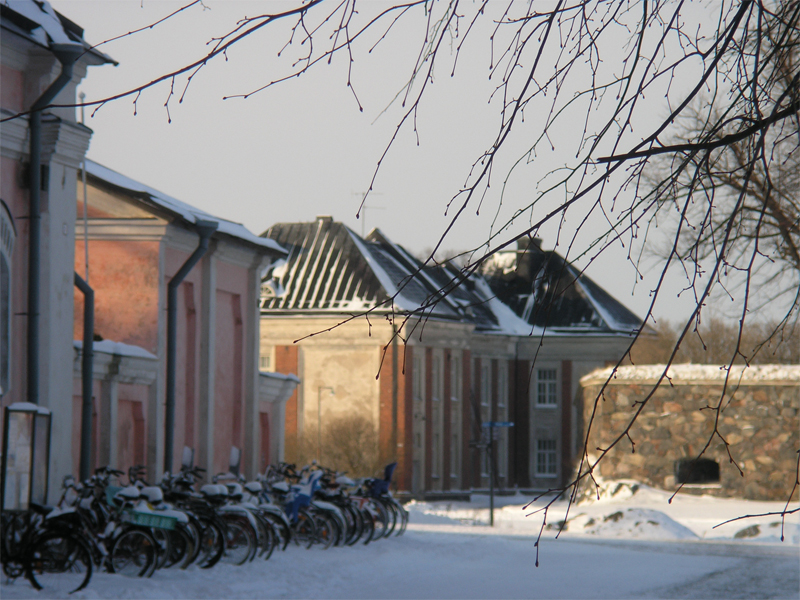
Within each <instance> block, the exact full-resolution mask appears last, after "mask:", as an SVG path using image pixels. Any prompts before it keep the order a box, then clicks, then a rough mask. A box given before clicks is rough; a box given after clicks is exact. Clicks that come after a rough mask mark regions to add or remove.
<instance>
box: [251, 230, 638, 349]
mask: <svg viewBox="0 0 800 600" xmlns="http://www.w3.org/2000/svg"><path fill="white" fill-rule="evenodd" d="M263 235H264V236H265V237H269V238H272V239H274V240H275V241H277V242H278V243H280V244H282V245H284V246H285V247H287V248H288V249H289V255H288V256H287V259H286V262H281V263H280V264H279V265H276V266H275V268H273V270H272V271H270V272H269V273H268V274H267V277H266V278H265V282H264V285H263V286H262V310H264V311H265V312H264V314H274V313H273V312H272V311H313V312H338V313H342V312H347V313H359V312H363V311H365V310H373V309H377V310H380V311H382V312H388V311H390V310H394V311H397V312H400V313H406V314H409V313H415V314H420V315H421V314H423V313H424V315H425V317H426V318H435V319H445V320H451V321H458V322H462V323H467V324H470V325H472V326H474V328H475V330H476V331H478V332H481V333H488V334H499V335H513V336H531V335H534V336H536V335H542V334H543V335H546V336H564V335H572V334H580V335H587V334H588V335H609V334H611V335H629V334H630V333H631V332H632V331H634V330H635V329H637V328H638V327H640V326H641V321H640V320H639V319H638V318H637V317H636V315H634V314H633V313H632V312H630V311H629V310H628V309H627V308H625V307H624V306H622V304H620V303H619V302H617V301H616V300H614V298H612V297H611V296H610V295H609V294H608V293H607V292H605V291H604V290H603V289H602V288H600V286H598V285H597V284H595V283H594V282H593V281H591V280H590V279H589V278H588V277H585V276H583V275H581V274H580V273H579V272H578V271H577V269H575V268H574V267H573V266H572V265H570V264H569V263H567V262H566V261H565V260H564V259H563V258H561V257H559V256H558V255H557V254H555V253H554V252H551V253H547V254H548V255H550V258H549V259H548V260H544V261H542V260H541V256H538V255H541V254H544V253H542V252H541V250H538V249H537V250H536V251H531V252H530V253H527V252H522V253H521V254H522V255H523V259H524V260H525V261H526V263H525V265H527V266H528V267H530V266H531V265H532V264H533V265H534V266H536V269H537V271H536V272H539V273H542V274H541V275H539V276H537V277H535V278H531V277H526V276H525V275H524V274H523V273H522V271H524V269H520V268H518V267H517V260H518V256H517V255H516V254H513V253H512V255H510V256H506V255H500V256H498V257H497V260H498V261H499V262H497V263H490V264H491V265H494V266H497V267H498V269H499V272H497V273H496V272H494V271H493V270H492V269H491V268H490V269H487V272H486V273H483V274H481V273H477V274H473V275H471V276H470V277H465V275H464V273H462V272H460V271H459V270H458V269H457V268H455V267H453V266H452V265H449V264H441V265H439V264H434V265H425V264H423V263H422V262H421V261H420V260H418V259H417V258H415V257H414V256H413V255H412V254H411V253H410V252H408V251H407V250H406V249H405V248H403V247H402V246H400V245H398V244H396V243H394V242H392V241H391V240H390V239H389V238H388V237H386V235H384V234H383V233H382V232H381V231H380V230H378V229H374V230H372V231H371V232H370V233H369V235H368V236H367V237H366V239H362V238H361V237H360V236H359V235H357V234H356V233H354V232H353V231H352V230H350V229H349V228H347V227H346V226H345V225H344V224H342V223H337V222H335V221H333V219H332V218H330V217H318V218H317V220H316V221H313V222H310V223H278V224H276V225H273V226H272V227H270V228H269V229H268V230H267V231H266V232H264V234H263ZM537 253H538V254H537ZM537 261H538V263H541V264H538V263H537ZM534 263H536V264H534ZM530 270H531V269H530V268H528V271H530ZM556 291H558V292H559V294H561V293H563V297H562V296H560V295H559V294H557V293H556ZM390 299H391V300H390Z"/></svg>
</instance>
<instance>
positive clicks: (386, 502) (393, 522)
mask: <svg viewBox="0 0 800 600" xmlns="http://www.w3.org/2000/svg"><path fill="white" fill-rule="evenodd" d="M379 502H380V503H381V504H383V507H384V508H385V509H386V513H387V514H388V515H389V530H388V531H387V532H386V537H387V538H388V537H391V535H392V533H394V528H395V527H397V522H398V520H399V518H400V513H398V512H397V508H396V507H395V505H394V503H393V502H392V501H391V500H390V499H389V498H381V499H380V500H379Z"/></svg>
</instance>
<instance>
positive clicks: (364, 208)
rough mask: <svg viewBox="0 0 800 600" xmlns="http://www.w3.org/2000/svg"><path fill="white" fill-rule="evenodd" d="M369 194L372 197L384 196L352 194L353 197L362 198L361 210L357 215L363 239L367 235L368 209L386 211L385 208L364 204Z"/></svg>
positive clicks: (370, 193)
mask: <svg viewBox="0 0 800 600" xmlns="http://www.w3.org/2000/svg"><path fill="white" fill-rule="evenodd" d="M368 193H369V195H370V196H383V194H382V193H381V192H352V194H353V196H361V202H362V204H361V207H360V208H359V210H358V212H357V213H356V219H359V220H360V221H361V237H362V238H363V237H364V235H365V230H366V228H367V209H368V208H369V209H372V210H386V207H385V206H371V205H369V204H364V203H363V202H364V200H366V198H367V194H368Z"/></svg>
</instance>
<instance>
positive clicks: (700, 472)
mask: <svg viewBox="0 0 800 600" xmlns="http://www.w3.org/2000/svg"><path fill="white" fill-rule="evenodd" d="M675 483H688V484H693V483H694V484H703V483H719V463H718V462H717V461H715V460H711V459H710V458H698V459H697V460H695V459H691V458H684V459H681V460H678V461H676V462H675Z"/></svg>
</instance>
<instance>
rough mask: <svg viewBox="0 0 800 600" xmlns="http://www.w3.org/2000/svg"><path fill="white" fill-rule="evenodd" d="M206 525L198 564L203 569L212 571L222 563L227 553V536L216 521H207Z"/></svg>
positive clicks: (201, 539) (201, 540)
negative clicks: (216, 565) (223, 556)
mask: <svg viewBox="0 0 800 600" xmlns="http://www.w3.org/2000/svg"><path fill="white" fill-rule="evenodd" d="M204 525H205V527H204V528H203V533H202V536H201V538H200V555H199V556H198V558H197V563H198V564H199V565H200V567H201V568H202V569H210V568H211V567H213V566H214V565H215V564H217V563H218V562H219V561H220V559H221V558H222V555H223V554H224V553H225V534H224V533H223V531H222V526H221V525H218V524H217V523H216V522H214V521H206V522H205V523H204Z"/></svg>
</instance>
